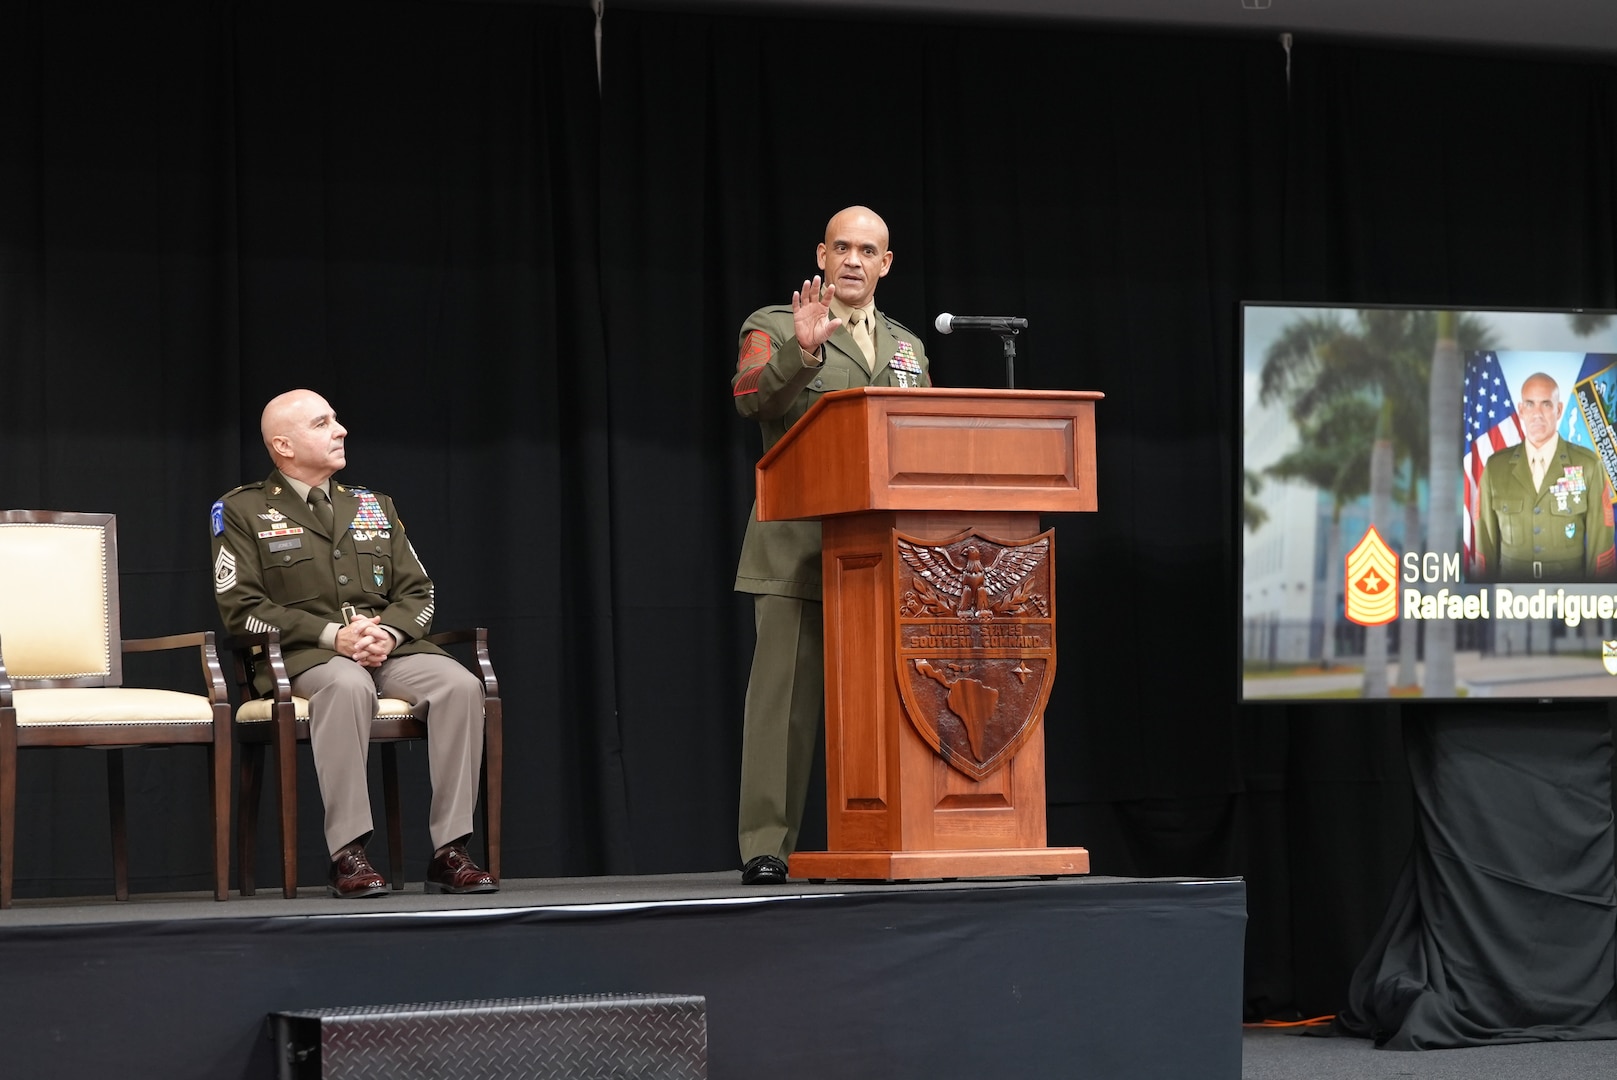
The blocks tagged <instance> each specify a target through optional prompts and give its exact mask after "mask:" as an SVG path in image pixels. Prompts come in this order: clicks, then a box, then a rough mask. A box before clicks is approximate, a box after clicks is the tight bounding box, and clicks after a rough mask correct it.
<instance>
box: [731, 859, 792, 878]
mask: <svg viewBox="0 0 1617 1080" xmlns="http://www.w3.org/2000/svg"><path fill="white" fill-rule="evenodd" d="M785 881H786V864H785V863H783V862H781V861H780V860H779V859H777V858H775V856H773V855H756V856H754V857H753V858H750V859H748V860H747V865H746V866H743V867H742V868H741V884H743V885H780V884H783V883H784V882H785Z"/></svg>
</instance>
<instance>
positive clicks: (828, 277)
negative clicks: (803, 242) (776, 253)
mask: <svg viewBox="0 0 1617 1080" xmlns="http://www.w3.org/2000/svg"><path fill="white" fill-rule="evenodd" d="M817 256H818V259H819V263H820V269H821V270H824V271H825V281H826V284H828V285H835V286H836V290H837V291H836V297H837V299H838V300H841V301H842V302H843V303H844V304H847V305H848V306H849V307H856V308H857V307H864V306H865V305H866V304H868V303H869V302H870V300H871V298H873V297H874V296H875V295H876V283H877V282H879V281H880V280H881V279H882V278H884V277H886V276H887V271H888V270H889V269H891V267H892V265H893V253H892V252H891V251H890V250H888V247H887V222H885V221H883V220H882V219H881V215H880V214H878V213H876V211H874V210H872V209H870V207H868V206H850V207H848V208H847V209H845V210H840V211H838V212H837V213H836V215H835V216H833V217H832V218H831V220H830V221H828V222H826V225H825V242H824V243H823V244H821V245H820V247H819V251H818V252H817Z"/></svg>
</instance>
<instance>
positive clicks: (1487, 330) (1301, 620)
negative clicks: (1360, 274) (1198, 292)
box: [1237, 303, 1617, 701]
mask: <svg viewBox="0 0 1617 1080" xmlns="http://www.w3.org/2000/svg"><path fill="white" fill-rule="evenodd" d="M1241 350H1242V358H1243V379H1242V386H1241V417H1240V419H1241V435H1240V441H1241V455H1240V475H1239V477H1238V485H1237V486H1238V488H1239V493H1240V494H1239V510H1238V513H1237V520H1238V522H1239V526H1238V527H1239V529H1240V545H1239V546H1240V551H1241V572H1240V593H1241V595H1240V605H1239V606H1240V619H1241V627H1240V635H1241V678H1240V698H1241V700H1243V701H1260V700H1289V701H1303V700H1322V699H1361V700H1363V699H1383V700H1384V699H1389V698H1392V699H1414V700H1420V699H1426V700H1433V699H1435V700H1456V699H1466V698H1507V699H1518V700H1520V699H1532V700H1546V699H1555V698H1587V697H1607V696H1611V695H1617V540H1614V529H1613V501H1614V495H1613V492H1614V490H1617V426H1614V422H1617V314H1614V313H1613V312H1606V311H1570V310H1569V311H1544V310H1503V309H1497V308H1489V309H1481V308H1439V307H1419V306H1401V305H1399V306H1394V305H1381V306H1373V307H1370V306H1365V307H1355V306H1332V305H1297V304H1275V303H1246V304H1243V305H1242V314H1241Z"/></svg>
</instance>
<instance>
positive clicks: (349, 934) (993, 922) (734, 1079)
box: [0, 872, 1246, 1080]
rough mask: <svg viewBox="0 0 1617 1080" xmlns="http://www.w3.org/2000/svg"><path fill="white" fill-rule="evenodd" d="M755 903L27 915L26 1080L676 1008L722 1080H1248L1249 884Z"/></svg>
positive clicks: (4, 984)
mask: <svg viewBox="0 0 1617 1080" xmlns="http://www.w3.org/2000/svg"><path fill="white" fill-rule="evenodd" d="M737 877H738V875H737V874H736V873H734V872H727V873H723V874H684V875H670V876H655V877H634V878H605V877H602V878H573V879H532V880H513V881H508V882H506V883H505V888H504V889H503V890H502V891H501V892H499V893H497V894H494V895H492V896H484V897H450V896H427V895H425V894H424V893H423V892H422V891H421V884H420V883H419V882H416V883H414V885H413V886H412V888H411V890H410V891H406V892H399V893H393V894H391V895H389V896H385V897H381V898H377V899H374V900H363V901H337V900H332V899H329V898H327V897H326V896H325V895H324V890H323V889H321V890H312V889H305V890H303V893H302V895H300V896H299V897H298V898H297V899H295V900H286V899H283V898H282V897H281V896H280V893H279V890H266V889H260V890H259V894H258V895H257V896H254V897H239V896H232V897H231V899H230V900H228V901H226V902H224V903H218V902H215V901H213V900H212V899H211V898H209V897H205V896H202V895H200V894H198V895H185V896H173V895H167V896H140V895H137V896H136V897H135V898H133V899H132V900H131V901H129V902H127V903H122V904H119V903H116V902H115V901H113V900H112V899H110V898H107V899H104V900H102V899H90V900H85V899H76V900H72V901H67V900H18V901H17V902H16V905H15V906H14V907H13V908H12V909H11V910H9V911H3V912H0V1030H3V1031H4V1033H5V1035H6V1038H5V1044H6V1053H5V1062H6V1065H5V1069H4V1071H5V1073H6V1074H7V1075H11V1076H25V1077H30V1078H34V1080H39V1078H46V1077H71V1078H74V1080H88V1078H95V1077H119V1078H120V1080H130V1078H139V1077H152V1078H154V1080H155V1078H159V1077H161V1078H163V1080H185V1078H196V1080H222V1078H235V1077H242V1078H253V1080H259V1078H262V1080H268V1078H271V1077H274V1076H275V1075H276V1067H277V1066H276V1055H275V1052H274V1048H273V1047H272V1045H271V1044H270V1041H269V1038H268V1031H269V1026H268V1024H267V1023H266V1018H267V1017H268V1015H269V1014H271V1013H275V1012H283V1011H290V1010H301V1009H320V1008H329V1007H334V1006H348V1005H378V1004H395V1003H411V1002H433V1001H465V1000H477V999H489V998H519V997H536V996H551V995H576V994H603V993H661V994H682V995H701V996H703V997H704V998H705V999H706V1010H707V1037H708V1076H709V1077H710V1078H712V1080H740V1078H743V1077H749V1078H750V1077H754V1076H768V1077H771V1078H772V1080H775V1078H803V1080H832V1078H835V1080H854V1078H864V1077H870V1078H880V1080H905V1078H909V1077H915V1078H921V1077H926V1078H929V1080H943V1078H948V1077H961V1078H965V1077H970V1078H972V1080H981V1078H983V1077H1007V1078H1009V1077H1017V1078H1021V1077H1057V1076H1085V1077H1098V1078H1106V1077H1126V1078H1128V1080H1152V1078H1163V1080H1180V1078H1183V1077H1188V1076H1195V1077H1198V1078H1209V1080H1219V1078H1228V1080H1238V1078H1239V1077H1240V1076H1241V1035H1242V1030H1241V969H1242V944H1243V938H1244V933H1245V926H1246V901H1245V887H1244V885H1243V883H1242V882H1241V881H1239V880H1230V879H1216V880H1209V879H1199V878H1198V879H1191V878H1185V879H1161V878H1154V879H1145V880H1141V879H1131V878H1130V879H1125V878H1107V877H1074V878H1061V879H1057V880H1050V881H1039V880H1003V881H1001V880H993V881H971V882H962V881H955V882H925V883H905V884H875V885H855V884H835V883H828V884H823V885H810V884H801V883H789V884H786V885H780V886H771V887H765V888H743V887H742V886H741V885H740V884H739V883H738V881H737Z"/></svg>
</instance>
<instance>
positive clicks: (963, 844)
mask: <svg viewBox="0 0 1617 1080" xmlns="http://www.w3.org/2000/svg"><path fill="white" fill-rule="evenodd" d="M1102 396H1103V395H1102V394H1100V393H1097V392H1093V391H1065V390H965V389H949V388H938V387H928V388H924V389H900V388H892V387H867V388H858V389H851V390H840V391H836V392H833V393H829V394H826V395H825V396H824V397H823V398H822V399H821V400H820V401H819V402H817V403H816V404H815V405H814V407H813V408H812V409H810V410H809V411H808V412H807V413H806V414H805V415H804V416H803V418H802V419H801V420H799V421H798V422H797V423H796V424H794V425H793V426H792V427H791V429H790V430H788V431H787V432H786V435H785V436H784V437H783V438H782V439H781V440H780V441H779V442H778V443H776V444H775V445H774V446H773V447H771V448H770V450H769V452H768V453H767V454H765V455H764V456H763V457H762V458H761V459H760V460H759V462H758V467H757V484H758V518H759V520H760V521H777V520H786V519H794V518H819V519H820V520H821V525H822V528H823V536H824V555H823V560H824V561H823V567H824V606H825V689H826V692H825V746H826V753H825V760H826V816H827V841H828V843H827V846H828V847H829V849H830V850H828V851H823V852H797V853H795V854H793V855H792V856H791V859H790V862H789V864H788V872H789V874H790V875H791V876H792V877H794V878H809V879H811V880H824V879H850V880H878V881H897V880H909V879H915V878H960V877H1015V876H1030V875H1031V876H1041V877H1050V876H1057V875H1063V874H1085V873H1088V872H1089V853H1088V851H1086V850H1085V849H1083V848H1051V847H1047V846H1046V845H1045V802H1044V730H1043V710H1044V703H1045V701H1046V700H1047V699H1048V696H1049V688H1050V684H1051V682H1052V681H1053V679H1054V675H1055V589H1054V577H1053V573H1054V570H1053V564H1054V555H1053V535H1052V534H1050V533H1046V534H1043V535H1042V536H1041V534H1040V532H1039V515H1040V513H1041V512H1065V511H1078V510H1094V509H1095V507H1096V499H1095V402H1096V401H1098V400H1100V399H1101V397H1102Z"/></svg>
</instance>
